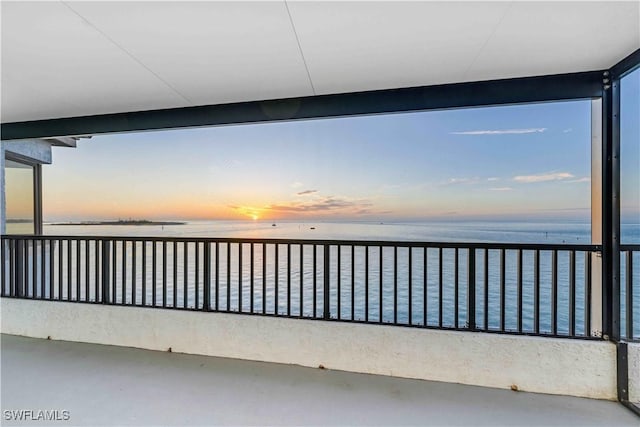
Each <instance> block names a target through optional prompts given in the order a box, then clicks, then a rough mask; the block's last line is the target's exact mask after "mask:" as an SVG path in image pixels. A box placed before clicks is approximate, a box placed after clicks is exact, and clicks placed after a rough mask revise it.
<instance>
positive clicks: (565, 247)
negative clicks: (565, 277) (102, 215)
mask: <svg viewBox="0 0 640 427" xmlns="http://www.w3.org/2000/svg"><path fill="white" fill-rule="evenodd" d="M0 238H2V240H24V239H28V240H103V241H128V242H141V241H146V242H211V243H257V244H261V243H266V244H293V245H331V246H336V245H342V246H383V247H394V246H396V247H432V248H444V249H455V248H462V249H467V248H470V249H521V250H543V251H544V250H562V251H588V252H595V251H601V250H602V245H593V244H567V243H497V242H433V241H411V240H337V239H273V238H267V239H263V238H233V237H161V236H153V237H151V236H150V237H144V236H55V235H40V236H34V235H2V236H0ZM629 246H630V245H622V247H625V248H628V247H629ZM635 246H638V247H639V248H640V245H631V246H630V249H626V250H636V249H634V248H635Z"/></svg>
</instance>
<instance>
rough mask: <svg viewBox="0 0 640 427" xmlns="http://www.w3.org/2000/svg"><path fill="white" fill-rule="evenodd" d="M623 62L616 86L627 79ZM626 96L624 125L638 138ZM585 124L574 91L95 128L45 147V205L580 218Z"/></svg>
mask: <svg viewBox="0 0 640 427" xmlns="http://www.w3.org/2000/svg"><path fill="white" fill-rule="evenodd" d="M634 74H636V75H635V76H634V78H633V79H631V80H630V81H629V82H626V83H625V82H623V83H624V85H623V88H624V90H638V89H639V88H640V85H639V84H638V83H639V81H640V78H639V77H638V76H640V73H634ZM636 93H637V92H636ZM627 98H628V100H627V103H628V104H629V105H628V106H627V108H626V111H627V112H628V114H627V116H626V117H625V116H623V133H624V132H626V133H627V134H629V135H632V136H633V135H635V136H636V140H635V141H638V139H639V138H638V137H637V136H638V135H640V132H639V131H638V123H637V120H633V117H634V116H633V109H635V114H636V115H635V117H638V111H639V109H638V105H637V104H638V100H637V97H635V98H634V99H631V97H627ZM629 100H630V101H632V102H628V101H629ZM623 102H625V100H624V99H623ZM623 111H625V110H624V109H623ZM625 119H626V122H625ZM590 126H591V102H590V101H589V100H581V101H570V102H554V103H542V104H526V105H512V106H500V107H484V108H467V109H455V110H443V111H429V112H417V113H398V114H387V115H376V116H364V117H346V118H333V119H316V120H305V121H293V122H278V123H262V124H252V125H237V126H224V127H216V128H198V129H182V130H169V131H156V132H145V133H131V134H117V135H116V134H114V135H104V136H96V137H93V138H92V139H90V140H80V141H79V142H78V147H77V148H75V149H70V148H55V149H54V161H53V164H52V165H48V166H44V167H43V176H44V217H45V220H46V221H60V220H108V219H119V218H132V219H152V220H153V219H187V220H196V219H202V220H215V219H232V220H235V219H246V220H276V219H291V220H303V219H304V220H306V219H314V220H315V219H325V220H363V221H382V220H386V221H390V220H428V219H439V220H442V219H447V220H455V219H461V220H464V219H498V220H501V219H545V218H560V219H572V220H574V219H575V220H588V218H589V215H590V214H589V209H590V167H591V163H590V156H591V153H590V145H591V144H590V139H591V133H590V132H591V131H590ZM628 145H629V146H630V147H631V148H628V149H627V152H626V154H627V157H628V160H627V163H628V164H627V165H626V166H625V165H624V164H623V167H625V168H626V171H627V173H626V175H624V176H623V184H622V189H623V194H626V196H625V197H623V208H625V209H626V210H627V211H628V212H627V213H630V214H631V215H636V213H637V211H638V206H640V201H639V199H640V197H639V196H638V190H637V187H638V186H637V183H638V182H640V178H639V177H638V168H637V167H636V168H634V167H633V162H637V161H638V144H637V142H636V143H635V145H634V144H628ZM623 148H624V146H623ZM623 153H624V149H623ZM623 157H624V156H623ZM629 162H631V163H629ZM627 182H628V183H631V184H626V186H625V183H627ZM624 202H628V203H626V204H625V203H624Z"/></svg>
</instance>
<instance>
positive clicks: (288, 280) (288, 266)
mask: <svg viewBox="0 0 640 427" xmlns="http://www.w3.org/2000/svg"><path fill="white" fill-rule="evenodd" d="M287 316H291V244H290V243H288V244H287Z"/></svg>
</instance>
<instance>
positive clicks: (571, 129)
mask: <svg viewBox="0 0 640 427" xmlns="http://www.w3.org/2000/svg"><path fill="white" fill-rule="evenodd" d="M572 131H573V128H567V129H565V130H563V131H562V133H569V132H572Z"/></svg>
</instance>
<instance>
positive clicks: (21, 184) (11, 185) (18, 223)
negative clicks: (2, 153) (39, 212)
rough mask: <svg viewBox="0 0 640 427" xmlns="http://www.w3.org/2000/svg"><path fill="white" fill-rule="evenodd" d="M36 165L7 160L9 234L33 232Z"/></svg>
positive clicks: (6, 180) (6, 187)
mask: <svg viewBox="0 0 640 427" xmlns="http://www.w3.org/2000/svg"><path fill="white" fill-rule="evenodd" d="M33 183H34V167H33V166H31V165H27V164H24V163H20V162H17V161H15V160H10V159H6V161H5V197H6V199H5V200H6V203H7V205H6V209H7V231H6V232H7V234H33V233H34V232H35V215H34V212H35V211H34V188H33Z"/></svg>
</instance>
